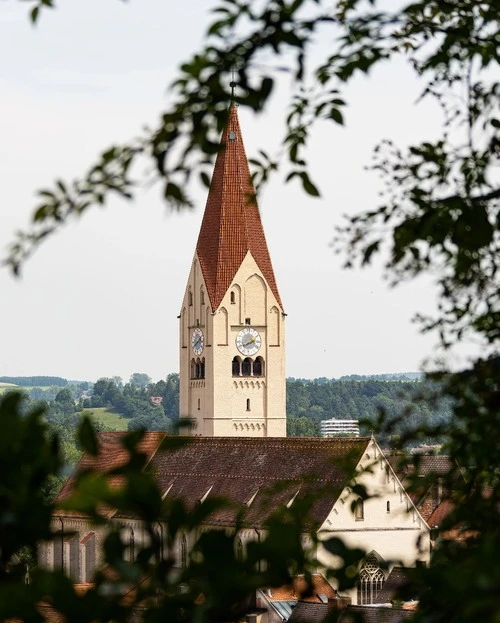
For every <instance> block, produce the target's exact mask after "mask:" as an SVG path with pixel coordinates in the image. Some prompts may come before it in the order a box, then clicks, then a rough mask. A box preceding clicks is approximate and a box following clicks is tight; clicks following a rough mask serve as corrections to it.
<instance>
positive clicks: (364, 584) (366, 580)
mask: <svg viewBox="0 0 500 623" xmlns="http://www.w3.org/2000/svg"><path fill="white" fill-rule="evenodd" d="M384 582H385V574H384V572H383V571H382V569H381V568H380V560H379V558H378V556H377V555H376V554H375V552H371V553H370V554H368V556H367V557H366V558H365V561H364V563H363V566H362V567H361V570H360V572H359V580H358V605H363V604H372V603H374V601H375V598H376V597H377V594H378V593H379V592H380V590H381V589H382V587H383V586H384Z"/></svg>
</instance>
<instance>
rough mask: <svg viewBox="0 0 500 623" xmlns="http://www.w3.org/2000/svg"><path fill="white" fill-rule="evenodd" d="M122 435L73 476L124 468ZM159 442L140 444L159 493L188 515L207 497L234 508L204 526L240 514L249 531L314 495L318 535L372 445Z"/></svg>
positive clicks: (344, 441)
mask: <svg viewBox="0 0 500 623" xmlns="http://www.w3.org/2000/svg"><path fill="white" fill-rule="evenodd" d="M123 434H124V433H102V434H100V435H99V442H100V454H99V456H97V457H90V456H87V455H86V456H84V457H83V458H82V460H81V461H80V463H79V465H78V467H77V469H85V468H87V467H90V466H92V467H95V468H96V469H102V470H103V471H109V470H110V469H112V468H113V467H117V466H119V465H121V464H123V462H124V461H125V460H126V452H125V451H124V450H123V448H122V446H121V444H120V443H119V442H120V440H121V438H122V436H123ZM164 438H165V433H154V432H149V433H146V436H145V438H144V440H143V442H142V448H143V451H145V452H146V454H147V455H148V457H150V460H149V463H148V469H152V470H153V471H154V472H155V473H156V477H157V479H158V485H159V487H160V490H161V491H162V493H167V495H168V497H178V498H180V499H182V500H184V502H185V504H186V505H187V506H188V507H190V508H191V507H194V506H196V505H197V504H199V503H200V501H201V500H202V499H203V498H204V496H205V495H206V494H207V492H209V497H217V498H220V497H222V498H225V499H228V500H230V501H231V502H233V503H234V504H233V505H232V506H226V507H223V508H220V509H218V510H217V511H215V512H214V513H213V514H212V515H211V516H210V520H209V522H210V523H211V524H212V525H220V526H233V525H234V523H235V521H236V518H237V515H238V512H239V511H240V510H241V508H245V511H246V512H245V524H246V525H251V526H253V527H259V526H261V525H262V524H263V523H264V522H265V520H266V519H267V517H268V516H269V514H270V513H271V512H272V511H273V510H275V509H276V508H277V507H283V506H285V505H287V504H290V503H292V501H293V503H296V502H295V499H296V500H297V501H298V500H299V499H300V498H301V497H302V496H305V495H307V494H308V493H309V492H316V494H317V495H316V496H315V499H314V503H313V505H312V507H311V512H310V517H309V522H308V525H310V526H314V527H317V528H319V526H320V525H321V524H322V523H323V522H324V521H325V519H326V518H327V516H328V513H329V512H330V510H331V508H332V506H333V505H334V504H335V502H336V500H337V499H338V496H339V495H340V493H341V492H342V490H343V489H344V487H345V485H346V484H347V482H348V481H349V480H350V479H351V478H352V475H353V472H354V469H355V467H356V465H357V464H358V462H359V460H360V459H361V457H362V455H363V453H364V451H365V450H366V448H367V445H368V444H369V442H370V438H367V437H344V438H335V437H331V438H325V439H319V438H310V437H308V438H301V437H290V438H274V437H268V438H264V439H260V438H244V437H236V438H229V437H195V438H192V437H191V438H189V439H187V440H186V443H185V444H180V445H179V444H178V443H177V442H179V441H180V440H179V438H175V439H174V438H172V441H174V442H176V443H174V444H173V445H172V447H168V446H170V445H171V444H168V446H167V447H166V448H164V449H163V448H161V447H160V445H161V442H162V440H163V439H164ZM168 439H170V438H167V441H168ZM73 482H74V480H73V478H69V479H68V481H67V482H66V483H65V485H64V486H63V488H62V490H61V492H60V494H59V496H58V498H57V499H58V501H60V500H63V499H65V498H66V497H68V496H69V494H70V492H71V488H72V486H73ZM270 490H272V494H271V493H270ZM294 496H297V497H296V498H295V497H294ZM271 500H272V501H271ZM59 513H60V514H63V511H59ZM68 514H69V513H68Z"/></svg>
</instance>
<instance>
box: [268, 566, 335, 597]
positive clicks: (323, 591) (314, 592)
mask: <svg viewBox="0 0 500 623" xmlns="http://www.w3.org/2000/svg"><path fill="white" fill-rule="evenodd" d="M264 593H265V596H266V599H267V600H268V601H270V602H274V601H297V600H301V601H307V602H313V603H325V599H326V600H328V599H331V598H334V597H335V596H336V595H337V592H336V591H335V589H334V588H333V587H332V586H331V585H330V584H329V583H328V582H327V580H326V578H324V577H323V576H322V575H321V573H313V574H312V575H311V583H310V584H308V583H307V582H306V579H305V577H304V576H303V575H297V576H295V578H294V579H293V583H292V584H291V585H287V586H279V587H277V588H276V587H275V588H272V589H267V590H265V591H264Z"/></svg>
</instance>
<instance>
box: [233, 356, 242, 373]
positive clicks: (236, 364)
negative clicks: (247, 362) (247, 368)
mask: <svg viewBox="0 0 500 623" xmlns="http://www.w3.org/2000/svg"><path fill="white" fill-rule="evenodd" d="M232 373H233V376H240V375H241V359H240V358H239V357H234V358H233V363H232Z"/></svg>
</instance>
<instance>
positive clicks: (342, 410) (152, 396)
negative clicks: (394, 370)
mask: <svg viewBox="0 0 500 623" xmlns="http://www.w3.org/2000/svg"><path fill="white" fill-rule="evenodd" d="M421 378H422V377H421V375H420V374H418V373H411V372H408V373H398V374H383V375H371V376H361V375H350V376H346V377H342V378H340V379H328V378H318V379H313V380H310V379H294V378H289V379H287V401H286V404H287V434H288V435H289V436H291V437H296V436H307V437H316V436H320V422H321V420H328V419H331V418H335V419H353V420H358V421H359V422H360V428H361V433H362V434H369V433H370V432H371V431H372V430H373V431H375V433H376V434H377V437H378V438H379V439H380V440H381V441H382V442H384V443H385V442H388V441H389V440H390V437H391V436H394V435H401V434H404V431H405V429H406V428H408V427H410V426H411V427H416V426H418V425H419V424H422V423H424V422H425V423H433V424H441V425H442V424H446V423H447V422H448V421H449V420H450V418H451V403H450V401H449V400H445V399H443V398H441V397H439V391H438V390H439V387H438V386H437V385H435V384H433V383H430V382H427V381H423V380H420V379H421ZM51 380H56V383H54V384H50V381H51ZM0 382H4V383H15V384H16V385H18V386H21V387H26V390H24V391H25V392H26V393H27V394H28V395H29V396H30V398H31V399H32V400H33V401H35V402H40V401H43V402H44V403H45V404H46V405H47V409H48V411H47V419H48V421H49V422H50V423H51V424H53V425H55V426H58V427H66V429H67V428H68V426H70V427H71V424H75V425H76V422H77V421H78V419H79V417H80V415H81V412H82V409H84V408H85V409H94V408H95V409H101V408H106V409H108V410H109V411H112V412H114V413H116V414H119V415H121V416H122V417H123V418H126V419H125V420H124V424H123V426H124V428H127V427H128V429H129V430H132V429H137V428H142V427H144V428H146V429H148V430H165V431H169V432H172V431H174V430H175V425H176V422H177V420H178V417H179V375H178V374H169V375H168V376H167V377H166V379H165V380H163V379H162V380H160V381H157V382H153V381H152V379H151V378H150V377H149V376H148V375H147V374H141V373H135V374H133V375H132V376H131V377H130V380H129V381H128V382H127V383H125V384H124V383H123V381H122V379H121V378H120V377H113V378H103V379H99V380H98V381H97V382H96V383H94V384H92V383H88V382H71V381H67V380H66V379H63V378H60V377H44V376H33V377H6V376H4V377H0ZM37 382H38V383H37ZM381 413H384V414H385V415H386V416H388V418H389V420H390V421H392V422H393V424H394V425H393V427H392V430H390V431H389V432H387V431H386V432H385V433H384V434H381V433H380V431H379V430H378V424H377V420H378V418H379V416H380V414H381ZM101 428H105V427H104V426H103V427H101Z"/></svg>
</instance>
